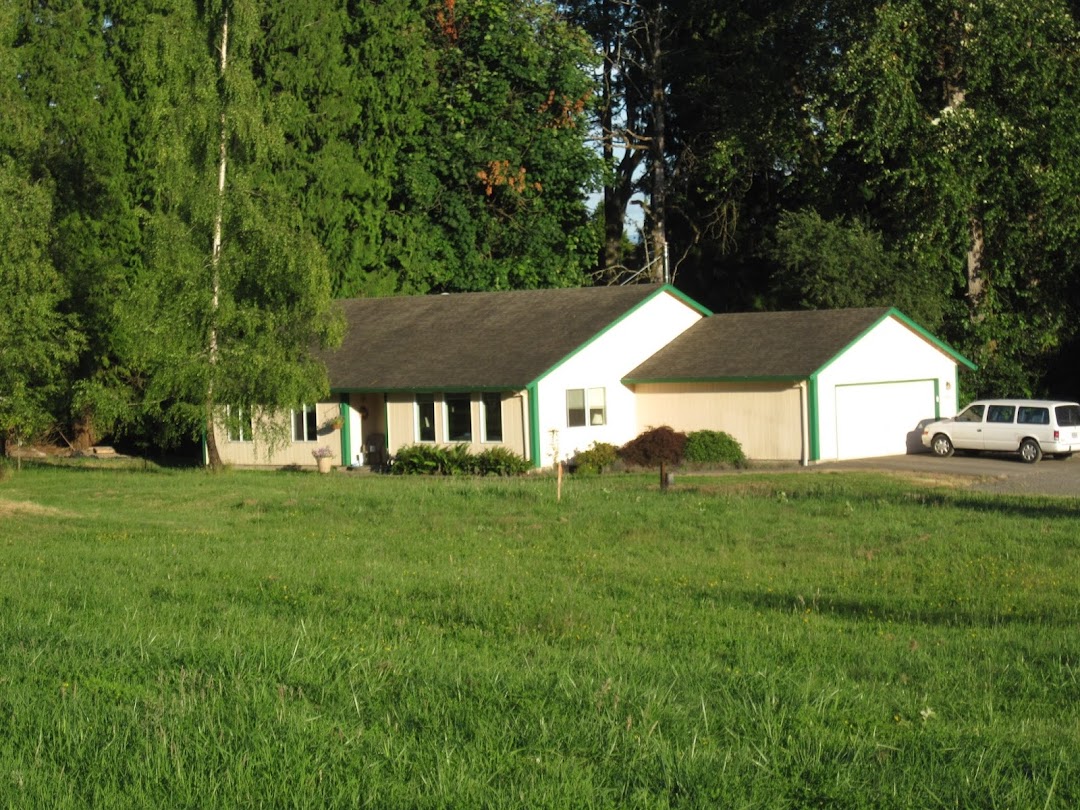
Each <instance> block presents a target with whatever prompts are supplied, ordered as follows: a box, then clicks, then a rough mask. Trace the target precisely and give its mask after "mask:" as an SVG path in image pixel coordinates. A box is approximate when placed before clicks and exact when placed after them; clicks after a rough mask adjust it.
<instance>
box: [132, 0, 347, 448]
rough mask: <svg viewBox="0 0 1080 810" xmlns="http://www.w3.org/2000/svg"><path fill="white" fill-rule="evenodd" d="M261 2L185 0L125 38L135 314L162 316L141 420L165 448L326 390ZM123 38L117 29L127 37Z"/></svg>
mask: <svg viewBox="0 0 1080 810" xmlns="http://www.w3.org/2000/svg"><path fill="white" fill-rule="evenodd" d="M260 9H261V4H256V3H251V2H244V1H243V0H238V1H237V2H225V3H221V4H211V5H205V6H204V5H201V4H200V5H197V4H195V3H189V2H187V1H186V0H175V2H173V3H172V4H171V5H170V7H168V8H166V9H162V10H160V11H157V10H148V11H144V12H143V16H142V17H141V18H138V19H135V18H132V19H131V20H130V22H129V23H128V24H129V25H130V28H127V29H126V30H125V31H124V32H122V39H123V42H124V47H125V48H126V49H127V50H128V52H129V53H130V54H131V58H130V59H129V62H128V73H127V76H128V79H129V81H130V82H131V83H132V84H133V85H135V86H137V91H136V92H138V93H139V94H140V95H141V97H142V98H143V99H144V105H145V111H146V114H145V116H143V118H142V119H141V121H140V131H139V140H140V142H141V143H142V144H144V146H143V150H142V152H141V157H140V161H139V165H138V168H139V173H140V177H141V178H142V187H141V192H142V199H143V200H144V203H143V209H144V211H143V214H142V216H143V218H144V220H145V222H146V225H145V236H144V238H145V242H146V246H147V252H146V269H147V272H146V273H145V275H144V277H143V278H142V279H140V281H141V283H140V285H139V286H138V287H137V289H136V290H135V291H134V292H133V294H132V295H131V296H130V297H129V299H128V301H127V305H128V306H131V307H142V308H145V309H147V310H149V311H151V312H152V313H153V317H152V318H150V319H149V321H150V323H149V325H148V334H147V336H146V337H147V339H146V340H145V341H144V344H143V345H144V347H145V350H144V354H143V356H142V357H140V362H141V363H142V364H143V365H144V366H145V367H146V368H147V369H148V373H147V383H146V386H145V388H144V390H143V391H142V395H143V399H142V407H143V409H144V412H145V413H146V414H147V415H148V416H149V417H150V418H152V419H154V420H155V421H156V422H157V423H158V424H159V429H160V430H161V431H162V435H163V438H179V437H181V436H184V435H192V434H198V433H199V432H201V431H205V434H204V435H205V436H206V438H207V442H208V451H209V455H210V462H211V464H212V465H217V464H219V463H220V459H218V458H217V457H216V453H215V447H214V444H213V438H212V437H213V431H212V430H210V429H209V425H210V424H211V423H212V422H213V421H214V420H222V419H223V418H224V414H225V412H226V410H227V408H228V406H229V405H234V406H235V405H240V406H243V407H245V408H249V409H251V408H260V407H261V408H264V409H268V410H272V411H273V410H279V409H287V408H290V407H295V406H298V405H299V404H301V403H302V402H311V401H313V400H315V399H317V398H318V397H320V396H323V395H324V394H325V393H326V390H327V382H326V377H325V370H324V369H323V368H322V366H321V365H320V364H318V363H317V362H316V361H315V360H314V359H313V358H312V357H311V355H310V349H311V348H312V347H313V346H316V345H320V344H323V345H325V344H327V343H329V342H332V340H333V339H334V337H335V329H336V326H335V324H336V322H335V320H334V318H333V317H332V315H331V310H330V281H329V272H328V269H327V266H326V260H325V256H324V254H323V252H322V250H321V249H320V247H319V245H318V243H317V242H316V240H315V239H314V238H313V236H312V235H311V233H310V231H308V230H307V229H305V227H304V224H303V222H302V221H301V220H300V219H299V218H298V217H297V216H296V213H295V211H296V208H295V206H294V200H293V199H292V198H290V196H289V194H288V186H287V184H286V183H285V182H283V181H282V180H281V179H280V178H279V176H278V174H277V171H276V170H277V169H278V168H279V167H280V166H282V165H283V164H284V160H283V155H284V146H283V138H282V127H281V126H280V121H279V120H278V118H277V108H276V106H275V104H274V99H273V98H272V96H271V95H270V94H269V93H268V92H267V90H266V88H265V86H264V85H262V84H260V81H259V79H260V78H261V69H262V65H261V63H260V62H259V61H258V59H257V58H256V57H257V55H258V54H259V53H260V49H261V48H262V47H263V46H264V44H265V41H264V39H263V37H264V35H265V34H264V30H265V29H264V26H263V22H264V20H263V18H262V17H261V16H260ZM120 36H121V33H120V32H118V37H120Z"/></svg>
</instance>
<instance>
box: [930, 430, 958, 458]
mask: <svg viewBox="0 0 1080 810" xmlns="http://www.w3.org/2000/svg"><path fill="white" fill-rule="evenodd" d="M930 449H931V450H932V451H933V452H934V455H935V456H937V457H938V458H948V457H949V456H951V455H952V454H953V443H952V441H950V440H949V437H948V436H946V435H945V434H944V433H939V434H937V435H936V436H935V437H934V439H933V441H931V442H930Z"/></svg>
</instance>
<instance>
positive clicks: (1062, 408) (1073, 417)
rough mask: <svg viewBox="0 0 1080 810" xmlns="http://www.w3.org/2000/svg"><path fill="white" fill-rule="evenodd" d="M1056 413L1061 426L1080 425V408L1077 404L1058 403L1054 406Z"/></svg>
mask: <svg viewBox="0 0 1080 810" xmlns="http://www.w3.org/2000/svg"><path fill="white" fill-rule="evenodd" d="M1054 415H1055V416H1056V417H1057V423H1058V424H1059V425H1060V426H1061V427H1076V426H1077V425H1080V408H1077V407H1076V406H1075V405H1058V406H1057V407H1056V408H1054Z"/></svg>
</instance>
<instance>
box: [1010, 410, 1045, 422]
mask: <svg viewBox="0 0 1080 810" xmlns="http://www.w3.org/2000/svg"><path fill="white" fill-rule="evenodd" d="M1016 421H1017V422H1019V423H1021V424H1023V425H1049V424H1050V410H1049V409H1048V408H1021V409H1020V413H1018V414H1017V415H1016Z"/></svg>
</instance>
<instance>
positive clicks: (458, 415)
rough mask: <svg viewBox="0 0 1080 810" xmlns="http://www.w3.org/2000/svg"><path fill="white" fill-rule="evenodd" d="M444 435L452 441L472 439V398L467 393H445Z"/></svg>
mask: <svg viewBox="0 0 1080 810" xmlns="http://www.w3.org/2000/svg"><path fill="white" fill-rule="evenodd" d="M443 402H445V403H446V437H447V439H448V440H449V441H452V442H471V441H472V398H471V397H470V396H469V395H468V394H447V395H446V396H444V397H443Z"/></svg>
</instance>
